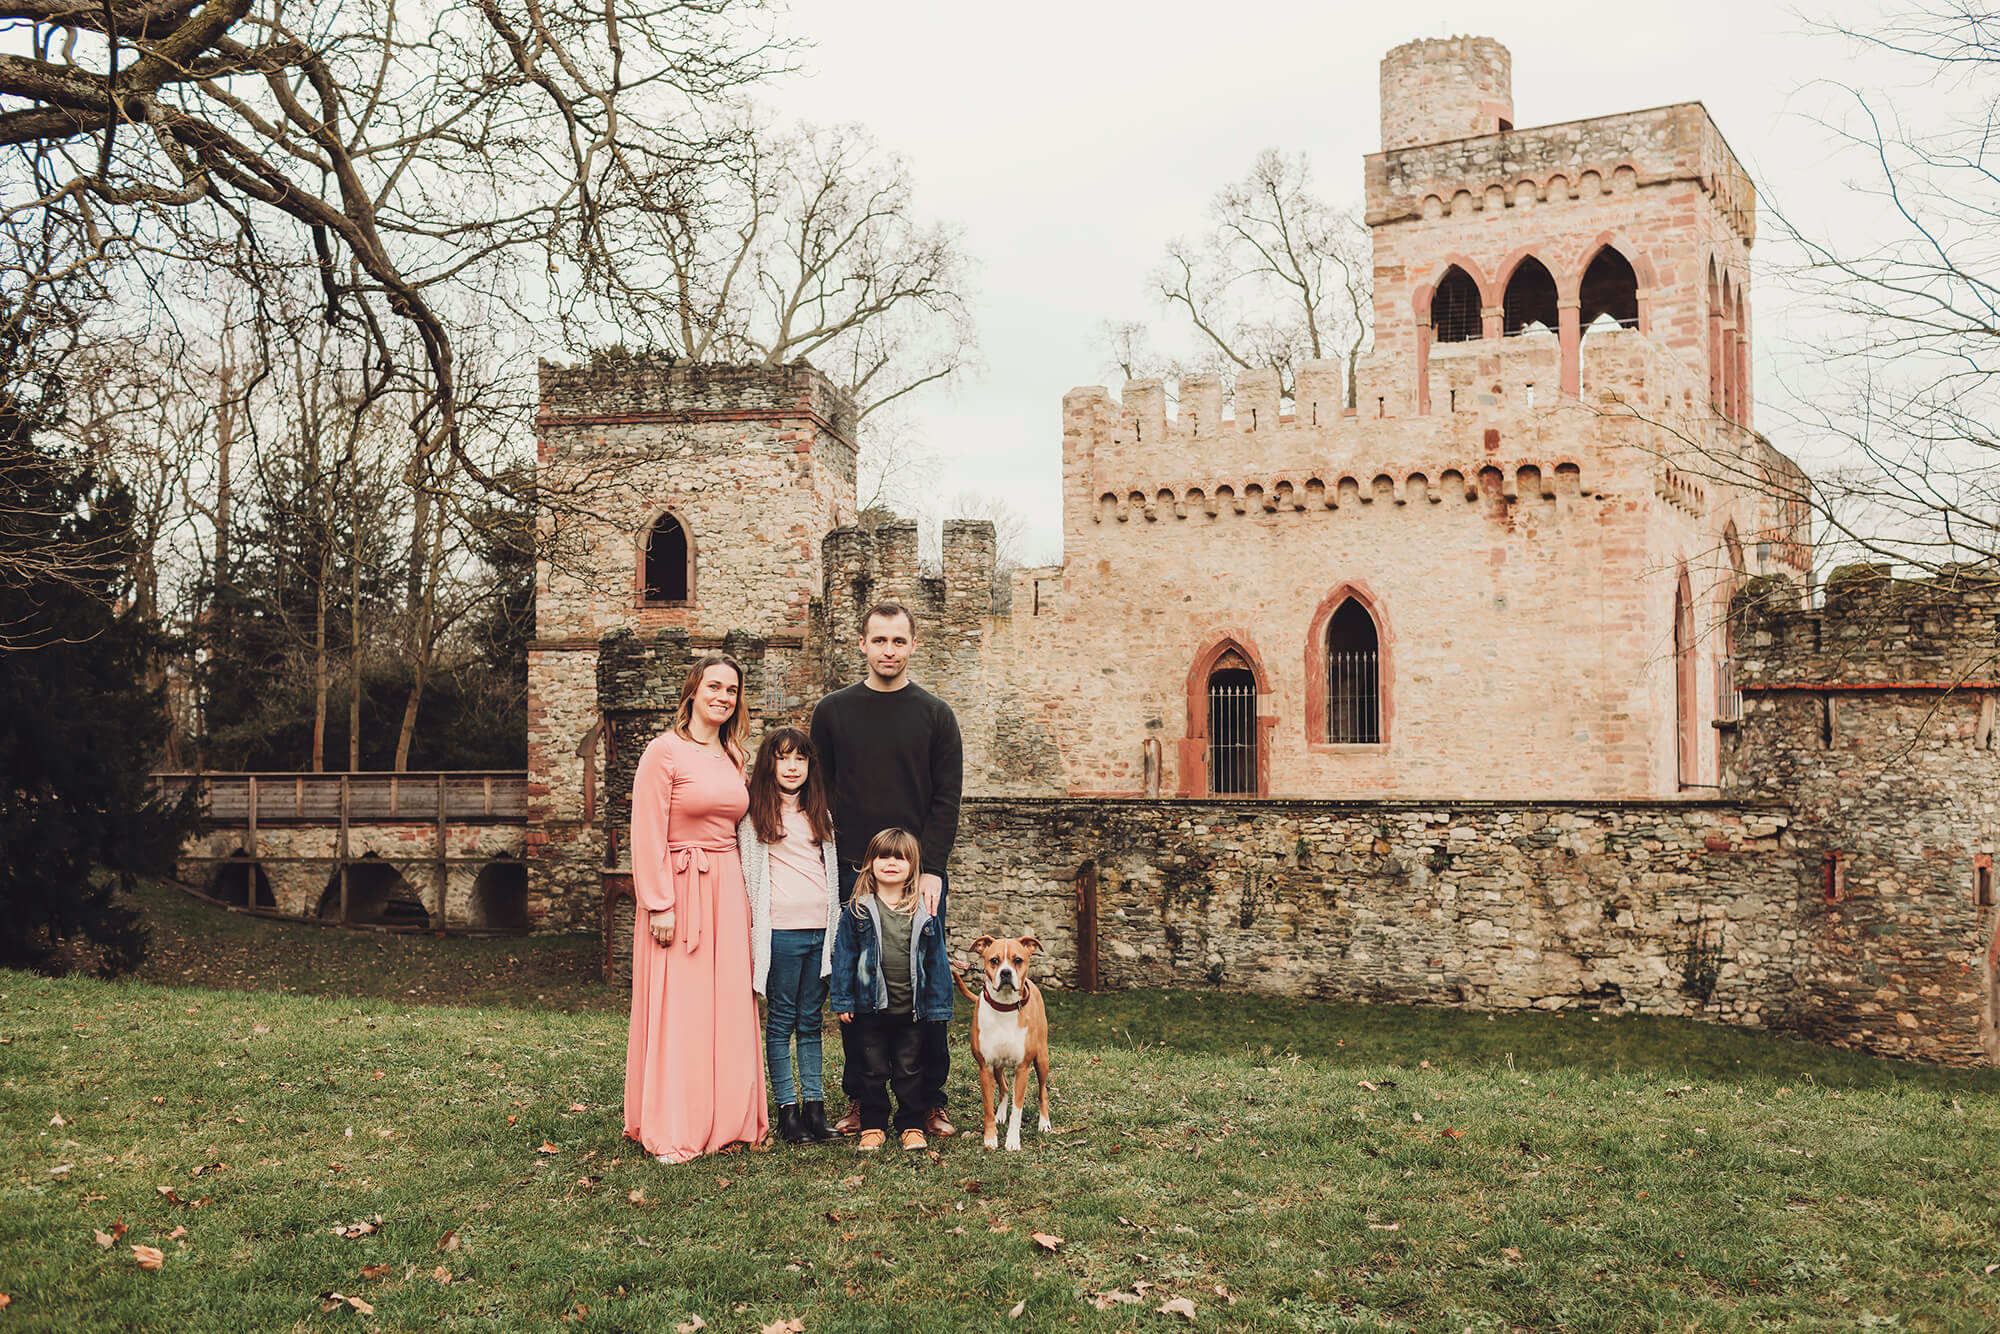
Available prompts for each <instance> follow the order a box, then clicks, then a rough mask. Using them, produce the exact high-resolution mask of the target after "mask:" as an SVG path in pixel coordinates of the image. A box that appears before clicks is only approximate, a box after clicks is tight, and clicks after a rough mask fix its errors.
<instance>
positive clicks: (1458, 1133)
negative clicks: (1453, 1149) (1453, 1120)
mask: <svg viewBox="0 0 2000 1334" xmlns="http://www.w3.org/2000/svg"><path fill="white" fill-rule="evenodd" d="M1438 1133H1439V1134H1441V1135H1443V1136H1444V1137H1445V1138H1446V1139H1464V1138H1465V1132H1464V1131H1463V1130H1455V1129H1453V1128H1452V1127H1451V1126H1446V1127H1445V1128H1444V1129H1443V1130H1441V1131H1439V1132H1438Z"/></svg>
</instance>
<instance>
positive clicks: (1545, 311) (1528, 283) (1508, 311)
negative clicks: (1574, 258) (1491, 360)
mask: <svg viewBox="0 0 2000 1334" xmlns="http://www.w3.org/2000/svg"><path fill="white" fill-rule="evenodd" d="M1556 322H1557V316H1556V280H1555V279H1554V278H1551V277H1550V276H1549V271H1548V269H1547V268H1545V267H1543V265H1542V262H1541V261H1540V260H1538V259H1536V258H1535V257H1534V256H1533V255H1530V256H1528V258H1526V259H1524V260H1522V261H1521V263H1520V264H1519V265H1518V266H1517V267H1516V268H1515V270H1514V276H1513V277H1511V278H1509V279H1508V280H1507V294H1506V295H1505V296H1504V297H1502V298H1501V300H1500V333H1501V335H1502V336H1503V337H1507V338H1513V337H1516V336H1517V335H1520V334H1524V333H1529V332H1532V331H1534V330H1535V329H1536V328H1537V327H1539V328H1540V329H1541V330H1542V331H1543V332H1545V333H1554V332H1555V330H1556Z"/></svg>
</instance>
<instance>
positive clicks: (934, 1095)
mask: <svg viewBox="0 0 2000 1334" xmlns="http://www.w3.org/2000/svg"><path fill="white" fill-rule="evenodd" d="M934 874H935V875H936V876H937V878H938V882H939V885H940V888H939V890H938V910H937V919H938V924H939V927H940V929H942V927H943V924H944V922H945V921H946V920H947V919H946V917H945V915H944V909H945V903H946V902H947V900H949V899H950V897H951V877H950V876H948V875H946V874H945V873H944V872H942V871H938V872H935V873H934ZM860 878H861V872H859V871H857V870H855V869H854V868H853V867H851V866H848V865H847V864H845V863H842V864H841V868H840V906H841V908H842V910H843V911H844V910H845V909H846V907H847V901H848V900H849V899H850V898H852V897H853V896H854V882H855V881H856V880H858V879H860ZM946 957H947V958H949V957H950V951H949V950H947V951H946ZM915 980H916V979H914V978H912V979H911V981H913V982H914V981H915ZM917 1032H918V1033H919V1034H920V1035H921V1037H922V1046H921V1048H920V1050H921V1052H922V1055H923V1066H924V1083H923V1095H922V1103H921V1105H922V1106H923V1107H925V1108H941V1107H943V1106H944V1078H945V1076H946V1075H948V1074H950V1073H951V1025H950V1024H949V1023H947V1022H945V1021H944V1020H942V1019H919V1020H918V1021H917ZM840 1056H841V1061H840V1091H841V1092H842V1093H845V1094H846V1095H847V1100H848V1101H849V1102H850V1103H858V1102H860V1101H861V1092H860V1090H861V1080H860V1074H861V1069H862V1065H863V1057H862V1054H861V1050H860V1048H859V1047H858V1046H857V1045H856V1043H855V1040H854V1025H853V1024H842V1025H841V1026H840Z"/></svg>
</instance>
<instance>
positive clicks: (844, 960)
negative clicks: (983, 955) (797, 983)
mask: <svg viewBox="0 0 2000 1334" xmlns="http://www.w3.org/2000/svg"><path fill="white" fill-rule="evenodd" d="M861 903H862V911H861V912H860V913H858V914H857V913H855V912H854V911H853V910H852V908H851V907H843V908H842V909H841V910H840V927H839V929H838V930H837V931H836V932H835V933H834V938H833V977H832V985H831V989H830V993H831V994H830V996H829V1005H828V1008H830V1009H831V1010H832V1011H833V1012H834V1013H835V1014H871V1013H874V1012H875V1011H877V1010H882V1009H886V1008H887V1007H888V1004H889V984H888V983H887V982H886V981H884V980H883V977H882V970H881V968H880V967H879V966H877V963H876V959H877V956H878V954H879V953H880V951H881V948H882V946H881V940H882V919H881V916H880V913H881V911H882V910H881V906H880V905H879V904H877V903H876V902H875V900H874V898H873V897H872V896H871V897H869V898H865V899H863V900H862V901H861ZM951 1006H952V989H951V965H950V963H949V961H948V960H947V958H946V955H945V942H944V924H943V923H941V922H939V921H938V919H937V918H935V917H933V916H931V915H930V914H929V913H927V912H925V911H924V904H923V900H922V898H919V899H918V900H917V912H916V918H915V920H914V921H912V922H911V923H910V1012H911V1015H912V1017H914V1018H917V1019H949V1018H951Z"/></svg>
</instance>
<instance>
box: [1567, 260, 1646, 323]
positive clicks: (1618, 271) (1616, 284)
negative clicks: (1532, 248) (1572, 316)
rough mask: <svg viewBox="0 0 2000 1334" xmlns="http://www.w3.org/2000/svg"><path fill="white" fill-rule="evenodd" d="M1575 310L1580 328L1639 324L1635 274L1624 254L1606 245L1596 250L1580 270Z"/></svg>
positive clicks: (1637, 290) (1636, 278)
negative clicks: (1577, 307)
mask: <svg viewBox="0 0 2000 1334" xmlns="http://www.w3.org/2000/svg"><path fill="white" fill-rule="evenodd" d="M1577 304H1578V306H1579V307H1580V308H1581V309H1580V310H1579V312H1578V315H1579V318H1580V319H1581V321H1582V325H1583V331H1584V332H1585V333H1589V332H1590V331H1591V330H1592V329H1600V328H1605V327H1609V326H1608V325H1607V324H1606V323H1605V322H1606V321H1609V322H1610V323H1611V324H1613V325H1616V327H1618V328H1620V329H1636V328H1638V327H1639V277H1638V275H1637V274H1635V273H1634V272H1632V265H1631V262H1630V261H1629V260H1627V259H1626V258H1625V256H1623V255H1621V254H1619V253H1618V252H1617V251H1616V250H1613V249H1612V248H1611V247H1610V246H1606V247H1604V249H1602V250H1600V251H1598V252H1597V257H1596V258H1595V259H1593V260H1591V261H1590V267H1589V268H1587V269H1585V270H1584V271H1583V287H1582V288H1581V290H1580V291H1579V293H1578V297H1577Z"/></svg>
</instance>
